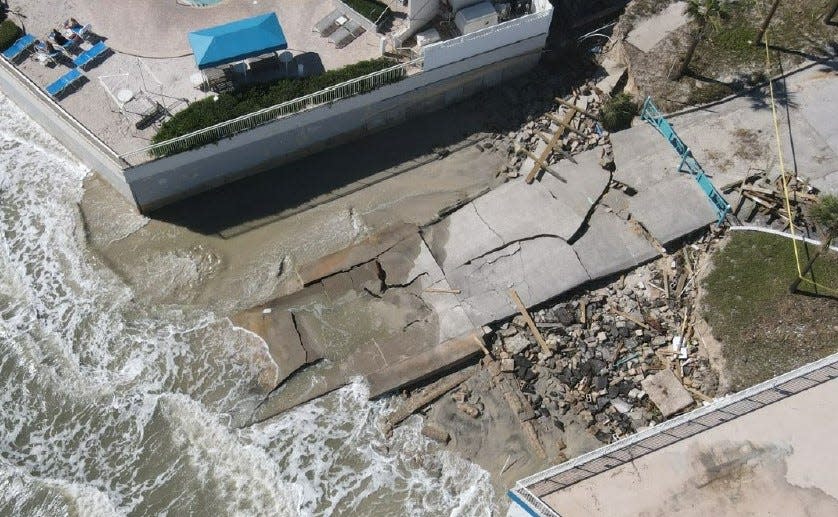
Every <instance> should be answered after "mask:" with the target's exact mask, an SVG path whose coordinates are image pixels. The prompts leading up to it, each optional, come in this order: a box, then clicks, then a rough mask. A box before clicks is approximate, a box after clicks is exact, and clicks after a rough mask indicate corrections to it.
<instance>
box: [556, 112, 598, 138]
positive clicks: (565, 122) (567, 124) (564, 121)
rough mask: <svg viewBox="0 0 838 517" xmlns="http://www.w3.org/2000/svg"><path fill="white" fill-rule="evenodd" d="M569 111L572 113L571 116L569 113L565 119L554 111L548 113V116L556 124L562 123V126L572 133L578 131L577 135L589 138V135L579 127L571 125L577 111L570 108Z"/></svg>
mask: <svg viewBox="0 0 838 517" xmlns="http://www.w3.org/2000/svg"><path fill="white" fill-rule="evenodd" d="M567 112H568V113H570V114H571V116H570V117H568V116H567V115H565V118H564V119H561V118H559V117H557V116H556V115H555V114H553V113H547V118H549V119H550V120H552V121H553V122H555V123H556V124H558V125H560V126H561V127H563V128H565V129H566V130H568V131H570V132H572V133H576V134H577V135H579V136H581V137H582V138H585V139H587V138H588V135H586V134H585V133H583V132H581V131H579V130H578V129H576V128H574V127H573V126H571V125H570V122H571V120H573V115H576V112H575V111H571V110H568V111H567ZM557 134H558V133H557Z"/></svg>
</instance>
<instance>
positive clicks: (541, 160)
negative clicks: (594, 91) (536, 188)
mask: <svg viewBox="0 0 838 517" xmlns="http://www.w3.org/2000/svg"><path fill="white" fill-rule="evenodd" d="M574 116H576V112H575V111H573V110H567V113H566V114H565V117H564V119H562V120H563V123H564V124H565V125H566V126H570V121H571V120H573V117H574ZM564 132H565V129H564V128H561V129H560V130H559V131H556V132H555V133H554V134H553V138H551V139H550V141H549V142H547V147H546V148H545V149H544V151H543V152H542V153H541V156H539V157H538V158H537V159H535V158H534V159H535V163H534V164H533V166H532V170H531V171H530V172H529V174H527V177H526V178H525V180H524V181H526V182H527V184H530V183H532V182H533V181H535V177H536V176H537V175H538V171H540V170H541V168H542V167H544V165H545V163H546V162H547V158H549V157H550V153H552V152H553V148H554V147H555V146H556V144H558V143H561V139H562V135H563V134H564Z"/></svg>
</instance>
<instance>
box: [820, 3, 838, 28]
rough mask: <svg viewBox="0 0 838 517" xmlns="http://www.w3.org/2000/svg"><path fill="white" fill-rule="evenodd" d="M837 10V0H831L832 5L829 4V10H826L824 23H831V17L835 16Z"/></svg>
mask: <svg viewBox="0 0 838 517" xmlns="http://www.w3.org/2000/svg"><path fill="white" fill-rule="evenodd" d="M836 12H838V0H833V1H832V5H830V6H829V10H828V11H827V12H826V18H824V20H823V21H825V22H826V23H832V18H834V17H835V13H836Z"/></svg>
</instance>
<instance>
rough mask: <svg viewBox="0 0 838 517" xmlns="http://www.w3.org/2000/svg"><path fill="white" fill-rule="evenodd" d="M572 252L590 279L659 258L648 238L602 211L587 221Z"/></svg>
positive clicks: (597, 210) (617, 218)
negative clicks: (574, 252)
mask: <svg viewBox="0 0 838 517" xmlns="http://www.w3.org/2000/svg"><path fill="white" fill-rule="evenodd" d="M584 232H585V233H583V234H582V236H581V237H580V238H579V240H577V241H576V242H575V243H573V249H574V251H576V255H577V256H578V257H579V261H580V262H581V263H582V266H583V267H584V268H585V270H586V271H587V272H588V275H589V276H590V277H591V278H602V277H606V276H609V275H613V274H615V273H619V272H621V271H625V270H627V269H631V268H633V267H635V266H638V265H640V264H642V263H644V262H647V261H649V260H651V259H653V258H655V257H657V256H658V254H659V253H658V251H657V250H656V249H655V247H654V246H652V244H651V243H650V242H649V241H648V240H646V238H645V237H644V236H643V235H641V234H640V233H639V232H637V231H636V230H635V229H634V228H632V227H630V226H629V225H628V224H627V223H626V222H625V221H623V220H622V219H620V218H619V217H617V216H616V215H614V214H613V213H611V212H606V211H605V210H604V208H603V207H599V208H597V209H596V210H595V211H594V213H593V214H592V215H591V218H590V220H589V221H588V225H587V228H585V230H584Z"/></svg>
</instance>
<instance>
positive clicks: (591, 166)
mask: <svg viewBox="0 0 838 517" xmlns="http://www.w3.org/2000/svg"><path fill="white" fill-rule="evenodd" d="M577 161H578V162H579V163H578V164H573V163H571V162H569V161H562V162H560V164H559V165H556V166H554V167H555V168H557V170H559V172H560V173H561V176H562V177H563V178H565V181H561V180H558V179H556V178H554V177H553V176H551V175H549V174H545V175H544V176H543V177H542V178H541V180H540V181H538V182H536V183H533V184H530V185H528V184H526V183H525V182H523V181H514V182H510V183H506V184H504V185H502V186H500V187H498V188H496V189H495V190H493V191H491V192H489V193H487V194H485V195H483V196H481V197H479V198H477V199H476V200H474V201H472V202H471V203H469V204H467V205H465V206H463V207H462V208H460V209H459V210H457V211H455V212H454V213H452V214H450V215H449V216H448V217H446V218H445V219H443V220H442V221H440V222H438V223H436V224H434V225H432V226H430V227H429V228H428V229H426V230H425V231H424V232H423V234H424V237H425V241H426V242H427V243H428V247H429V248H430V250H431V253H432V254H433V256H434V258H435V259H436V260H437V262H438V263H439V264H440V265H441V267H442V270H443V271H446V272H448V271H451V270H452V269H454V268H457V267H459V266H462V265H464V264H467V263H469V262H471V261H473V260H475V259H477V258H479V257H482V256H484V255H486V254H487V253H490V252H492V251H494V250H498V249H500V248H502V247H504V246H507V245H509V244H510V243H513V242H516V241H522V240H528V239H533V238H535V237H538V236H555V237H559V238H561V239H564V240H568V239H570V238H571V237H572V236H573V235H574V234H575V233H576V232H577V231H578V230H579V228H580V227H581V225H582V223H583V222H584V220H585V218H586V217H587V216H588V213H589V212H590V210H591V209H592V208H593V206H594V204H595V203H596V201H597V200H598V199H599V198H600V196H601V195H602V192H603V191H604V190H605V188H606V186H607V185H608V182H609V180H610V174H609V173H608V172H607V171H604V170H603V169H602V168H601V167H599V165H598V160H597V158H596V153H595V152H587V153H582V154H580V155H579V157H578V159H577Z"/></svg>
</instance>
